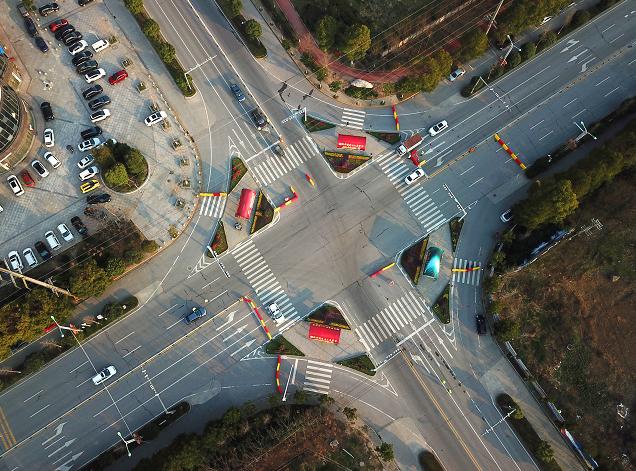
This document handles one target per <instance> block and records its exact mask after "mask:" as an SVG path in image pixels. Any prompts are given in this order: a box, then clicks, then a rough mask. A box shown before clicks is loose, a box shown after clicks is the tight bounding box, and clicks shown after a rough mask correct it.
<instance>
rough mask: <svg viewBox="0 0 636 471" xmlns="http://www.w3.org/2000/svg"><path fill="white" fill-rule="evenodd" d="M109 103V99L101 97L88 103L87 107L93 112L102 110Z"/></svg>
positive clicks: (104, 96)
mask: <svg viewBox="0 0 636 471" xmlns="http://www.w3.org/2000/svg"><path fill="white" fill-rule="evenodd" d="M109 103H110V98H109V97H108V95H102V96H100V97H97V98H95V99H94V100H91V101H89V102H88V107H89V108H90V109H91V111H95V110H98V109H100V108H103V107H104V106H106V105H107V104H109Z"/></svg>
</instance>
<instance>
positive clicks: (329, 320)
mask: <svg viewBox="0 0 636 471" xmlns="http://www.w3.org/2000/svg"><path fill="white" fill-rule="evenodd" d="M305 321H307V322H312V323H314V324H321V325H327V326H329V327H337V328H339V329H344V330H351V327H350V326H349V323H348V322H347V320H346V319H345V317H344V316H343V315H342V313H341V312H340V310H339V309H338V308H337V307H336V306H333V305H331V304H328V303H325V304H323V305H322V306H320V307H319V308H318V309H316V310H315V311H313V312H312V313H311V314H309V315H308V316H307V317H306V318H305Z"/></svg>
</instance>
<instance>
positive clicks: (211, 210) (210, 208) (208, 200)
mask: <svg viewBox="0 0 636 471" xmlns="http://www.w3.org/2000/svg"><path fill="white" fill-rule="evenodd" d="M225 200H226V196H204V197H203V198H202V199H201V209H200V210H199V214H201V215H203V216H212V217H214V218H220V217H221V216H223V210H224V209H225Z"/></svg>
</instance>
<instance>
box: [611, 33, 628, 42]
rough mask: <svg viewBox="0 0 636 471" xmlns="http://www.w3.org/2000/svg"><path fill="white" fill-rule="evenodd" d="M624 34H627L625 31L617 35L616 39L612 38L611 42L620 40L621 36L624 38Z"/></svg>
mask: <svg viewBox="0 0 636 471" xmlns="http://www.w3.org/2000/svg"><path fill="white" fill-rule="evenodd" d="M623 36H625V34H624V33H621V34H619V35H618V36H616V37H615V38H614V39H612V40H611V41H610V42H609V43H610V44H612V43H613V42H615V41H618V40H619V39H620V38H622V37H623Z"/></svg>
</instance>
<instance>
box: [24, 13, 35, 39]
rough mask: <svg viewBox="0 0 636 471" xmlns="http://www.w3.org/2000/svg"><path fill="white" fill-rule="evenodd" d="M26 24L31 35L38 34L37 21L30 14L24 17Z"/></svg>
mask: <svg viewBox="0 0 636 471" xmlns="http://www.w3.org/2000/svg"><path fill="white" fill-rule="evenodd" d="M24 26H26V29H27V32H28V33H29V34H30V35H31V37H35V36H37V34H38V29H37V28H36V27H35V22H34V21H33V20H32V19H31V18H29V17H28V16H27V17H26V18H25V19H24Z"/></svg>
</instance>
